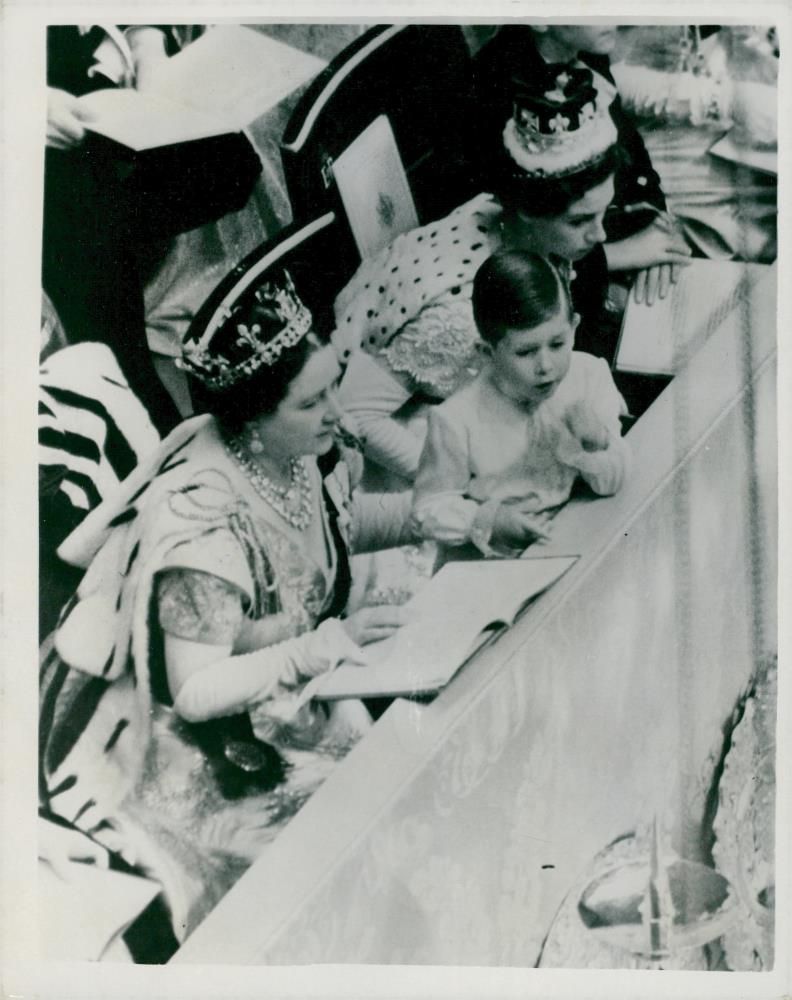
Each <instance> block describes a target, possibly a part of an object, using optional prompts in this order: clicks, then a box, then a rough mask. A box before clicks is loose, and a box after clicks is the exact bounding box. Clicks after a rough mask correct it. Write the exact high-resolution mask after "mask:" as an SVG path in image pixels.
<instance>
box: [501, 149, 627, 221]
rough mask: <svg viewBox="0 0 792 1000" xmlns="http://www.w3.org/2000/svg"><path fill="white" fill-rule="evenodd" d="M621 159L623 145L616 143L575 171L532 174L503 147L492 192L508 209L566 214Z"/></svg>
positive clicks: (539, 214)
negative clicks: (520, 165)
mask: <svg viewBox="0 0 792 1000" xmlns="http://www.w3.org/2000/svg"><path fill="white" fill-rule="evenodd" d="M622 161H623V154H622V152H621V148H620V147H619V146H618V145H613V146H609V147H608V148H607V149H606V150H605V152H604V153H603V155H602V156H601V157H599V158H598V159H597V160H595V161H594V162H593V163H591V164H589V165H588V166H585V167H582V168H581V169H580V170H577V171H576V172H575V173H572V174H568V175H566V176H563V177H531V176H529V175H528V174H526V173H525V171H524V170H521V169H520V168H519V167H518V166H517V164H516V163H515V162H514V160H512V158H511V157H510V156H509V154H508V153H507V152H506V150H505V149H500V150H498V152H497V154H496V157H495V163H494V166H493V170H492V183H491V188H492V193H493V194H494V195H495V197H496V198H497V199H498V201H499V202H500V203H501V205H502V206H503V208H504V210H505V211H507V212H524V213H525V214H526V215H529V216H535V217H537V218H547V217H548V216H553V215H563V213H564V212H566V211H567V209H568V208H569V207H570V205H574V203H575V202H576V201H580V199H581V198H582V197H583V196H584V195H585V194H587V193H588V192H589V191H591V190H592V188H595V187H598V186H599V185H600V184H603V183H604V182H605V181H606V180H607V179H608V178H609V177H611V176H612V175H613V174H615V173H616V171H617V170H618V169H619V167H620V166H621V164H622Z"/></svg>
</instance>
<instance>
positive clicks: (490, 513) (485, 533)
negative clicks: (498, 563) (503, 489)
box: [470, 500, 500, 556]
mask: <svg viewBox="0 0 792 1000" xmlns="http://www.w3.org/2000/svg"><path fill="white" fill-rule="evenodd" d="M499 508H500V500H487V501H485V502H484V503H483V504H481V505H480V507H479V508H478V510H477V511H476V513H475V516H474V517H473V523H472V524H471V526H470V540H471V542H472V543H473V544H474V545H475V546H476V548H477V549H478V550H479V552H481V553H482V555H485V556H497V555H498V553H497V552H496V551H495V549H493V548H492V545H491V544H490V543H491V540H492V532H493V529H494V527H495V517H496V515H497V513H498V509H499Z"/></svg>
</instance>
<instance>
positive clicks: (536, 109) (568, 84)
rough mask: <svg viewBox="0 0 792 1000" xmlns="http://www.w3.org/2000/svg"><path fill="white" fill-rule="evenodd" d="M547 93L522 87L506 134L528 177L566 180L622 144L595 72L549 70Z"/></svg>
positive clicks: (559, 67) (566, 68) (508, 145)
mask: <svg viewBox="0 0 792 1000" xmlns="http://www.w3.org/2000/svg"><path fill="white" fill-rule="evenodd" d="M547 69H548V73H549V74H550V78H549V79H548V81H546V84H547V85H546V87H545V89H544V91H543V92H542V93H538V94H531V93H526V92H525V91H524V90H520V89H518V91H517V94H516V96H515V99H514V112H513V115H512V117H511V118H510V119H509V121H508V122H507V123H506V127H505V128H504V130H503V144H504V146H505V147H506V150H507V152H508V153H509V156H510V157H511V158H512V160H513V161H514V162H515V163H516V165H517V166H518V167H519V168H520V169H521V171H522V172H523V173H524V174H526V175H528V176H529V177H536V178H542V177H545V178H552V177H564V176H567V175H569V174H573V173H577V171H579V170H582V169H584V168H585V167H587V166H589V165H590V164H593V163H595V162H596V161H597V160H598V159H600V157H602V156H603V155H604V153H605V152H606V151H607V150H608V149H609V148H610V147H611V146H612V145H614V144H615V143H616V142H617V139H618V135H617V132H616V126H615V125H614V123H613V119H612V118H611V115H610V111H609V110H608V107H607V106H606V105H604V102H602V101H601V100H600V95H598V93H597V90H596V88H595V87H594V85H593V77H592V74H591V71H590V70H587V69H578V68H576V67H573V66H565V65H563V64H559V65H555V66H550V67H548V68H547Z"/></svg>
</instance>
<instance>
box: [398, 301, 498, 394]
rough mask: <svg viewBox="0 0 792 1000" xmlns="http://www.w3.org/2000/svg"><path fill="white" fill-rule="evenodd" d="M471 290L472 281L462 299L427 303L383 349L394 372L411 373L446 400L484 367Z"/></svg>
mask: <svg viewBox="0 0 792 1000" xmlns="http://www.w3.org/2000/svg"><path fill="white" fill-rule="evenodd" d="M470 291H471V286H470V284H468V285H466V286H464V288H463V289H462V290H461V292H460V294H459V297H458V298H456V297H455V298H454V299H450V300H446V301H440V302H436V303H434V304H432V305H430V306H427V307H426V308H425V309H424V310H423V311H422V312H421V314H420V316H419V317H418V318H416V319H415V320H414V321H413V322H411V323H408V324H406V326H405V327H404V328H403V329H402V331H401V332H400V333H399V335H398V336H397V337H396V338H395V339H394V340H393V341H392V343H391V344H390V346H389V347H387V348H385V349H384V350H383V351H382V352H381V355H382V357H384V358H385V359H386V360H387V362H388V364H389V365H390V367H391V369H392V370H393V371H394V372H400V373H404V374H407V375H409V376H410V378H412V379H413V380H414V381H415V382H417V383H418V384H419V386H420V387H421V388H422V389H423V390H424V391H425V392H427V393H428V394H429V395H432V396H439V397H441V398H442V399H445V398H446V397H448V396H450V395H451V394H452V393H453V392H456V390H457V389H459V388H461V387H462V386H463V385H465V384H466V383H467V382H469V381H470V380H471V379H472V378H473V377H474V376H475V375H476V374H477V373H478V372H479V371H480V370H481V367H482V363H483V354H482V353H481V349H480V345H481V340H480V339H479V336H478V332H477V331H476V328H475V326H474V324H473V316H472V313H471V307H470Z"/></svg>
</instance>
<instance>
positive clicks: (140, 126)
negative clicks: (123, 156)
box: [79, 25, 326, 151]
mask: <svg viewBox="0 0 792 1000" xmlns="http://www.w3.org/2000/svg"><path fill="white" fill-rule="evenodd" d="M325 66H326V62H325V61H324V60H323V59H319V58H317V57H316V56H313V55H310V54H308V53H307V52H302V51H301V50H300V49H296V48H294V47H293V46H291V45H286V44H284V43H283V42H279V41H277V40H276V39H274V38H270V37H269V36H268V35H264V34H262V33H261V32H259V31H255V30H253V29H252V28H246V27H244V26H243V25H215V26H213V27H211V28H209V29H208V30H207V31H206V33H205V34H203V35H201V37H200V38H198V39H196V40H195V41H194V42H192V43H191V44H190V45H188V46H187V47H186V48H185V49H184V50H183V51H181V52H179V53H178V54H177V55H175V56H173V57H172V58H171V59H168V60H165V61H163V63H162V65H161V66H159V67H158V69H157V71H156V77H155V78H154V79H153V81H152V84H151V89H149V90H146V91H145V92H143V93H141V92H139V91H137V90H123V89H122V90H114V89H108V90H99V91H95V92H94V93H92V94H86V95H85V96H84V97H81V98H79V102H80V104H82V105H83V106H84V107H85V108H86V109H87V110H88V111H90V112H91V113H92V114H93V115H94V119H93V120H92V121H91V122H86V126H87V127H88V128H89V129H90V130H91V131H93V132H98V133H100V134H101V135H105V136H107V137H108V138H110V139H114V140H115V141H116V142H119V143H121V144H122V145H124V146H127V147H128V148H130V149H134V150H138V151H140V150H144V149H155V148H157V147H158V146H168V145H173V144H175V143H179V142H189V141H192V140H196V139H206V138H210V137H211V136H218V135H225V134H226V133H229V132H239V131H240V130H241V129H243V128H246V127H247V126H248V125H251V124H252V123H253V122H254V121H255V120H256V119H257V118H260V117H261V116H262V115H263V114H265V113H266V112H267V111H269V110H270V109H271V108H273V107H275V105H276V104H277V103H278V102H279V101H281V100H283V98H284V97H286V96H287V95H288V94H290V93H291V92H292V91H293V90H295V89H296V88H297V87H300V86H302V85H303V84H304V83H307V82H308V81H309V80H311V79H313V77H315V76H316V75H317V74H318V73H319V72H321V70H323V69H324V67H325Z"/></svg>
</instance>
